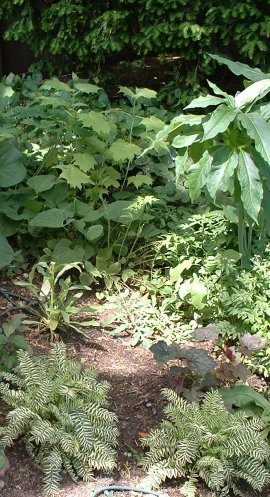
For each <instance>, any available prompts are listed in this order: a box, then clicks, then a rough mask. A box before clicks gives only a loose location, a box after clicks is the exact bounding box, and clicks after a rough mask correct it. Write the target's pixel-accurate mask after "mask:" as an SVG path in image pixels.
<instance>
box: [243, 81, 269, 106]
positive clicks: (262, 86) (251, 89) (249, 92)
mask: <svg viewBox="0 0 270 497" xmlns="http://www.w3.org/2000/svg"><path fill="white" fill-rule="evenodd" d="M269 91H270V79H262V80H261V81H256V83H253V84H252V85H250V86H248V87H247V88H245V90H243V91H241V93H238V95H236V96H235V99H234V101H235V107H236V108H237V109H242V108H243V107H245V106H246V105H248V104H251V103H253V102H256V101H257V100H258V99H261V98H263V97H265V95H267V93H269Z"/></svg>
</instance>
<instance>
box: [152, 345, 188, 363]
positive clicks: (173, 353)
mask: <svg viewBox="0 0 270 497" xmlns="http://www.w3.org/2000/svg"><path fill="white" fill-rule="evenodd" d="M149 350H150V352H152V354H154V359H155V361H157V362H158V363H159V364H165V363H166V362H169V361H175V360H176V359H180V358H181V357H182V353H183V349H181V348H180V346H179V345H177V344H176V343H173V344H172V345H168V344H167V343H166V342H164V341H163V340H160V341H159V342H157V343H155V344H154V345H152V347H150V349H149Z"/></svg>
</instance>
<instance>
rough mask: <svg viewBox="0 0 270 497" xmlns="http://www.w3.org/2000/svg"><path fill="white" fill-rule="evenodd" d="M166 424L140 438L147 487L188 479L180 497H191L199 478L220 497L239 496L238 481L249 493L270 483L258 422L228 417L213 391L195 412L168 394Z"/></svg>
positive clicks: (267, 452)
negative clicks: (248, 488)
mask: <svg viewBox="0 0 270 497" xmlns="http://www.w3.org/2000/svg"><path fill="white" fill-rule="evenodd" d="M164 396H165V398H166V399H167V400H168V401H169V404H168V406H167V408H166V409H165V412H166V414H167V418H168V419H167V420H165V421H163V422H162V423H161V425H160V426H159V427H158V428H156V429H155V430H153V431H152V432H150V435H149V436H148V437H146V438H143V440H142V443H143V445H144V446H145V447H148V448H149V451H148V453H147V455H146V456H145V458H144V467H145V469H147V471H148V475H147V477H146V484H147V485H148V486H150V487H157V486H159V485H160V483H161V482H163V481H164V480H165V479H166V478H178V477H188V481H187V482H186V484H185V486H184V495H185V496H187V497H195V493H196V480H197V478H199V477H200V478H202V479H203V480H204V481H205V483H206V484H207V485H208V487H209V488H210V489H211V490H212V491H213V492H214V495H216V496H220V497H223V496H225V495H228V494H229V492H230V490H232V491H233V492H234V493H235V495H241V492H240V490H239V488H238V480H239V479H243V480H246V482H248V483H249V484H250V485H251V486H252V487H253V489H254V490H258V491H261V489H262V488H263V487H264V486H265V485H266V484H268V483H269V482H270V473H269V471H268V470H267V469H266V467H265V462H266V460H267V459H268V458H269V455H270V448H269V445H268V443H267V441H266V440H265V439H264V437H263V435H262V434H261V433H260V430H261V429H262V428H263V426H262V423H261V421H259V420H258V419H256V418H253V419H252V420H249V419H247V418H246V417H245V415H243V414H242V413H237V414H230V413H229V412H228V411H227V409H226V408H225V406H224V403H223V401H222V397H221V396H220V394H219V393H218V392H216V391H212V392H210V393H208V394H207V395H206V396H205V398H204V401H203V403H202V405H201V407H199V406H198V405H196V404H188V403H187V402H186V401H185V400H183V399H181V398H180V397H178V396H177V395H176V394H175V393H174V392H173V391H171V390H167V389H165V390H164Z"/></svg>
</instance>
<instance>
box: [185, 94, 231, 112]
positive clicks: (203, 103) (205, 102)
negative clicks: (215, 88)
mask: <svg viewBox="0 0 270 497" xmlns="http://www.w3.org/2000/svg"><path fill="white" fill-rule="evenodd" d="M224 100H225V99H224V98H221V97H215V96H214V95H206V96H203V95H201V96H200V97H198V98H194V100H192V101H191V102H190V104H188V105H187V106H186V107H185V109H197V108H201V109H204V108H205V107H210V106H211V105H219V104H222V103H224Z"/></svg>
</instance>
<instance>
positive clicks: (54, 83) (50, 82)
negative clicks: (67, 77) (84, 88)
mask: <svg viewBox="0 0 270 497" xmlns="http://www.w3.org/2000/svg"><path fill="white" fill-rule="evenodd" d="M40 89H41V90H56V91H68V92H70V91H71V88H70V87H69V86H68V85H67V84H66V83H63V82H62V81H59V80H58V79H47V80H46V81H44V83H43V84H42V85H41V87H40Z"/></svg>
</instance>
